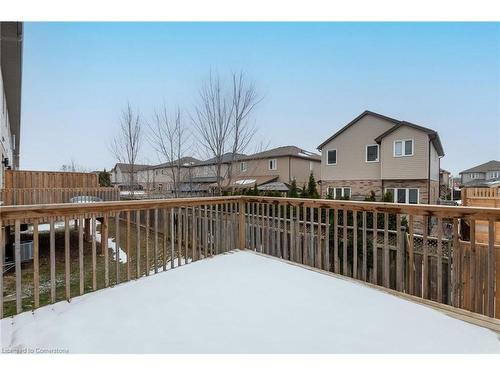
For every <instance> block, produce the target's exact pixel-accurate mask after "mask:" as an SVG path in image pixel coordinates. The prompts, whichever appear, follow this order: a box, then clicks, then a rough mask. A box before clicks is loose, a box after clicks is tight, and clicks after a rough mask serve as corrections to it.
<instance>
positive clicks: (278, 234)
mask: <svg viewBox="0 0 500 375" xmlns="http://www.w3.org/2000/svg"><path fill="white" fill-rule="evenodd" d="M277 211H278V212H277V217H276V222H277V225H276V226H277V228H276V256H277V257H278V258H282V257H283V252H282V251H281V205H279V204H278V207H277Z"/></svg>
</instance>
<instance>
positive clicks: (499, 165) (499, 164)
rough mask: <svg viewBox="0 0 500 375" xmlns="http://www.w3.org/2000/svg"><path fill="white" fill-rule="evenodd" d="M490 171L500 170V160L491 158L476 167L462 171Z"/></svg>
mask: <svg viewBox="0 0 500 375" xmlns="http://www.w3.org/2000/svg"><path fill="white" fill-rule="evenodd" d="M490 171H500V161H498V160H490V161H488V162H486V163H483V164H479V165H476V166H475V167H472V168H469V169H466V170H465V171H462V172H460V174H462V173H471V172H480V173H481V172H482V173H486V172H490Z"/></svg>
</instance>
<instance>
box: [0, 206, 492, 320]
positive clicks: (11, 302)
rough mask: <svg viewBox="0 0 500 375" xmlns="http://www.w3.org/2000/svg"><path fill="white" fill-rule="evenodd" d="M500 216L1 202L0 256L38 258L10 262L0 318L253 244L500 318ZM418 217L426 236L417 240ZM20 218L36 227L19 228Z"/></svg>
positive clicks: (433, 209) (412, 209) (447, 210)
mask: <svg viewBox="0 0 500 375" xmlns="http://www.w3.org/2000/svg"><path fill="white" fill-rule="evenodd" d="M465 220H466V221H467V222H469V223H472V225H474V223H475V222H476V221H478V220H481V221H486V222H488V227H489V229H490V231H489V235H488V242H487V243H479V242H477V241H476V238H475V236H474V234H473V233H474V232H473V231H471V239H470V241H461V239H460V236H459V232H460V225H461V223H462V222H464V221H465ZM73 221H75V223H74V222H73ZM499 221H500V209H490V208H472V207H450V206H433V205H404V204H392V203H376V202H354V201H333V200H320V199H318V200H310V199H287V198H271V197H241V196H235V197H212V198H184V199H167V200H141V201H120V202H102V203H93V204H61V205H50V206H43V205H35V206H12V207H2V210H1V211H0V227H2V226H3V228H4V229H3V230H2V231H1V232H0V234H1V238H0V250H1V253H2V254H1V255H2V256H0V259H1V261H2V262H3V259H4V255H5V253H6V251H7V252H8V251H9V250H10V249H9V247H8V246H5V244H6V242H9V241H6V240H7V239H11V241H10V242H12V244H13V246H12V250H10V251H12V252H13V253H14V255H16V254H19V251H20V243H21V241H22V240H32V241H33V244H34V254H35V257H34V261H33V267H32V268H30V265H25V266H24V267H22V265H21V264H20V261H18V260H17V259H19V257H15V256H14V260H15V267H14V269H13V271H12V273H11V274H10V275H6V276H5V277H3V278H2V284H3V285H2V286H1V287H2V290H4V293H2V294H1V296H2V297H1V298H2V300H1V301H0V306H1V307H2V310H4V309H5V314H4V311H1V314H4V315H11V314H14V313H19V312H21V311H23V310H26V309H33V308H37V307H39V306H40V305H42V304H47V303H54V302H56V301H58V300H63V299H70V298H72V297H73V296H75V295H80V294H83V293H85V292H90V291H93V290H96V289H100V288H105V287H109V286H112V285H115V284H118V283H120V282H123V281H127V280H130V279H131V278H140V277H143V276H148V275H149V274H150V273H151V272H159V271H161V270H166V269H168V268H174V267H177V266H178V265H180V264H184V263H189V262H191V261H196V260H198V259H202V258H205V257H207V256H211V255H214V254H218V253H221V252H224V251H228V250H231V249H235V248H240V249H243V248H247V249H251V250H253V251H256V252H261V253H264V254H267V255H270V256H274V257H278V258H281V259H284V260H286V261H291V262H296V263H300V264H303V265H305V266H308V267H313V268H317V269H321V270H323V271H327V272H333V273H336V274H339V275H343V276H346V277H350V278H354V279H357V280H361V281H363V282H367V283H371V284H374V285H377V287H382V288H385V289H386V290H389V289H392V290H395V291H396V292H394V293H399V294H400V295H408V296H413V297H412V298H418V300H419V301H429V302H425V303H429V304H431V303H437V304H439V305H440V306H444V305H449V306H451V307H450V309H454V310H453V311H459V312H460V313H463V310H460V309H467V310H468V311H471V312H476V313H479V314H482V315H485V316H488V317H492V318H494V317H496V318H499V317H500V293H499V290H498V287H499V286H500V283H499V282H498V278H499V275H500V253H499V249H498V247H497V246H495V244H494V241H493V239H494V228H495V223H496V222H499ZM417 222H419V223H422V225H421V226H420V227H421V229H423V228H427V230H423V232H422V233H418V230H417V228H419V225H417V224H416V223H417ZM25 223H29V224H30V228H31V227H32V228H33V229H32V230H29V231H28V232H27V233H21V230H20V227H21V224H25ZM42 224H43V225H45V226H47V224H48V227H49V230H48V232H45V234H41V228H42ZM75 226H76V230H75V229H74V228H75ZM9 231H10V232H11V233H12V234H11V235H9V233H8V232H9ZM428 233H436V235H433V236H432V237H431V236H430V235H428ZM73 236H74V237H73ZM85 239H87V240H88V241H89V242H86V241H85ZM109 241H111V243H110V242H109ZM113 243H114V244H115V245H114V246H115V249H114V250H113ZM42 244H43V245H42ZM73 244H74V245H75V246H73ZM100 244H104V246H101V245H100ZM106 244H107V245H106ZM116 244H117V245H116ZM117 248H118V249H117ZM122 248H123V249H124V250H123V254H122V253H121V251H119V250H120V249H122ZM45 249H48V250H47V251H46V250H45ZM43 251H46V252H47V254H48V255H47V256H46V258H44V261H41V260H40V259H41V256H42V255H41V254H42V252H43ZM75 251H76V253H75ZM71 254H73V255H74V254H76V256H75V257H72V256H71ZM97 254H99V256H97ZM125 259H126V260H125ZM124 260H125V261H124ZM43 267H45V268H44V269H43V272H42V268H43ZM74 272H76V274H74ZM42 275H43V276H42ZM41 279H43V282H41ZM73 279H74V280H75V282H74V283H76V284H74V283H73V284H74V285H73V284H72V282H71V280H73ZM4 282H5V283H4ZM23 285H24V287H23ZM40 285H42V286H43V287H42V288H41V286H40ZM41 290H43V291H45V294H44V295H45V297H44V298H41V297H40V296H41V294H43V293H41ZM4 299H5V300H4ZM42 300H43V303H41V301H42ZM485 319H488V318H486V317H485ZM495 324H498V322H497V323H495Z"/></svg>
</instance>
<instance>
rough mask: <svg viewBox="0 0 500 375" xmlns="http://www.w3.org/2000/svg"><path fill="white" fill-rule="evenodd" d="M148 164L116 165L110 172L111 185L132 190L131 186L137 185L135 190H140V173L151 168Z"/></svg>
mask: <svg viewBox="0 0 500 375" xmlns="http://www.w3.org/2000/svg"><path fill="white" fill-rule="evenodd" d="M150 167H151V165H148V164H134V165H131V164H127V163H116V164H115V166H114V167H113V168H112V169H111V170H110V176H111V184H112V185H113V186H118V187H119V188H120V189H130V187H131V185H132V184H133V185H135V186H134V189H137V188H138V185H139V183H138V180H139V177H138V174H139V173H140V171H143V170H146V169H148V168H150Z"/></svg>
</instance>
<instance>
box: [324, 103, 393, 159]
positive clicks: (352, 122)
mask: <svg viewBox="0 0 500 375" xmlns="http://www.w3.org/2000/svg"><path fill="white" fill-rule="evenodd" d="M367 115H370V116H374V117H377V118H380V119H382V120H386V121H389V122H392V123H393V124H395V125H397V124H399V123H400V121H399V120H396V119H394V118H392V117H387V116H384V115H381V114H380V113H376V112H372V111H364V112H363V113H361V114H360V115H359V116H358V117H356V118H355V119H354V120H352V121H351V122H349V123H348V124H347V125H346V126H344V127H343V128H341V129H340V130H339V131H337V132H336V133H335V134H333V135H332V136H331V137H330V138H328V139H327V140H326V141H324V142H323V143H322V144H320V145H319V146H318V147H317V148H318V150H320V151H321V149H322V148H323V146H325V145H326V144H327V143H328V142H330V141H331V140H332V139H334V138H336V137H338V136H339V135H340V134H342V133H343V132H344V131H346V130H347V129H349V128H350V127H351V126H353V125H354V124H355V123H357V122H358V121H359V120H361V119H362V118H363V117H365V116H367Z"/></svg>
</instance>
